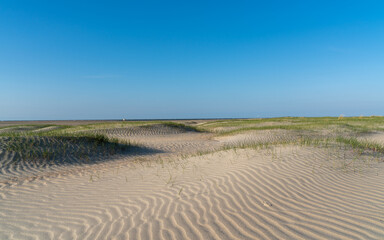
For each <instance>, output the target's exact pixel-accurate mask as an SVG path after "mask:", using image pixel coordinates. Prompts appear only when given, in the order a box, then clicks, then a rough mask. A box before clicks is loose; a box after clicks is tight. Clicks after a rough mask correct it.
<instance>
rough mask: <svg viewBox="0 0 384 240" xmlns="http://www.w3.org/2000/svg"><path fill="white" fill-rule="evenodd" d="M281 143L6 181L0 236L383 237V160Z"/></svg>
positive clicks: (81, 237) (186, 237)
mask: <svg viewBox="0 0 384 240" xmlns="http://www.w3.org/2000/svg"><path fill="white" fill-rule="evenodd" d="M274 152H275V153H276V155H274V154H272V152H271V150H261V151H260V150H259V151H255V150H240V151H236V152H235V151H232V150H231V151H226V152H218V153H214V154H211V155H206V156H203V157H192V158H190V159H188V160H187V161H186V162H185V163H186V164H187V165H186V166H185V169H184V170H183V169H182V168H181V167H174V166H172V165H166V166H164V168H163V167H162V166H160V165H152V166H148V167H141V168H140V167H138V168H136V169H134V168H125V167H122V168H118V169H108V170H106V169H104V170H103V171H100V172H99V173H98V174H99V176H97V174H96V173H95V174H94V176H93V180H90V176H88V175H80V176H76V175H70V176H65V177H61V178H54V179H50V180H49V181H34V182H29V183H25V184H23V185H20V186H15V187H14V188H13V189H5V190H4V191H3V192H2V194H1V198H2V199H1V203H0V208H1V209H2V211H1V220H0V221H1V224H0V226H1V227H0V228H1V230H0V238H1V239H12V238H17V239H20V238H21V239H24V238H40V239H42V238H47V239H60V238H66V239H76V238H77V239H113V238H114V239H381V238H383V237H384V218H383V216H384V202H383V198H382V196H383V195H382V193H383V191H384V181H383V180H384V178H383V177H384V169H383V164H379V163H373V162H372V166H371V167H369V168H365V169H363V170H361V172H360V173H358V172H354V171H353V169H347V170H346V171H344V170H343V169H341V168H340V166H341V165H340V166H339V165H338V161H340V162H342V161H350V160H352V159H353V156H352V155H350V156H347V157H346V158H345V159H342V158H340V159H336V160H334V161H336V165H334V166H333V164H334V163H332V162H329V160H327V159H329V158H330V157H332V156H337V154H338V153H337V152H336V151H329V150H325V149H314V148H300V147H286V148H276V149H274ZM340 164H341V163H340ZM169 175H172V176H173V177H174V178H175V179H174V180H173V181H171V182H168V183H167V181H168V180H167V179H169ZM101 189H102V191H100V190H101ZM26 199H28V200H27V202H26Z"/></svg>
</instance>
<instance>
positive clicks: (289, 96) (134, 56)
mask: <svg viewBox="0 0 384 240" xmlns="http://www.w3.org/2000/svg"><path fill="white" fill-rule="evenodd" d="M340 114H344V115H346V116H348V115H384V2H383V1H367V0H365V1H325V0H319V1H308V0H305V1H288V0H287V1H145V0H141V1H112V0H109V1H17V0H12V1H8V0H7V1H2V0H0V120H11V119H16V120H25V119H31V120H33V119H35V120H36V119H115V118H127V119H131V118H206V117H209V118H210V117H214V118H216V117H218V118H219V117H274V116H329V115H335V116H338V115H340Z"/></svg>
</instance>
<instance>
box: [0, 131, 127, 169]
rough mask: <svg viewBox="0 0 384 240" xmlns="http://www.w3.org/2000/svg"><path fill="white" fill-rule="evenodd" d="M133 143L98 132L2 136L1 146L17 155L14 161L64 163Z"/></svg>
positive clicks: (107, 153)
mask: <svg viewBox="0 0 384 240" xmlns="http://www.w3.org/2000/svg"><path fill="white" fill-rule="evenodd" d="M131 146H132V145H131V144H130V143H129V142H121V141H118V140H117V139H111V138H107V137H106V136H104V135H96V134H60V135H51V134H46V135H37V136H31V135H22V134H17V135H16V134H14V135H10V136H6V137H2V138H1V139H0V147H1V148H2V149H4V150H5V151H7V152H11V153H14V154H15V158H14V159H15V161H26V162H36V163H38V162H39V161H41V162H44V163H47V162H62V163H66V162H67V163H70V162H71V161H73V160H74V159H76V161H79V160H90V158H91V157H93V156H98V157H101V156H110V155H114V154H119V153H124V152H125V151H127V150H128V149H129V148H130V147H131Z"/></svg>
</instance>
